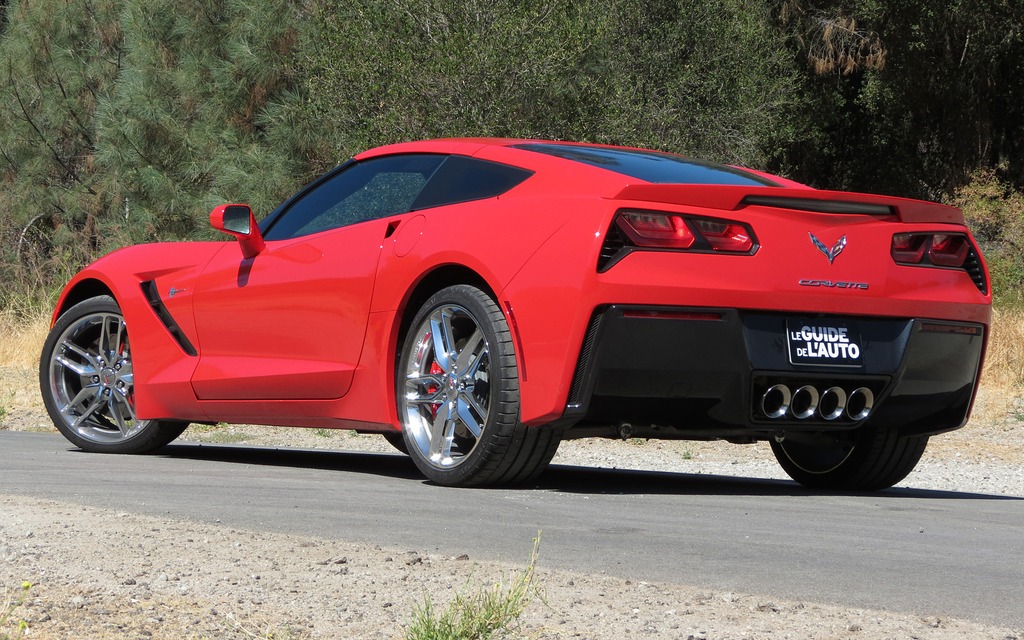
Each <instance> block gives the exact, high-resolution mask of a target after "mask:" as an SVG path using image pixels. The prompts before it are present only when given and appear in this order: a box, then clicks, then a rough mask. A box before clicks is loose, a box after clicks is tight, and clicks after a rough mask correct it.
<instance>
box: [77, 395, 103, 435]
mask: <svg viewBox="0 0 1024 640" xmlns="http://www.w3.org/2000/svg"><path fill="white" fill-rule="evenodd" d="M103 405H104V402H103V391H102V390H97V392H96V394H95V395H93V397H92V400H91V401H90V402H89V406H88V407H86V409H85V411H83V412H82V415H80V416H78V418H77V419H76V420H75V422H74V424H73V425H71V426H73V427H74V428H76V429H77V428H78V427H80V426H82V423H83V422H85V421H86V420H88V419H89V417H90V416H92V414H94V413H96V411H97V410H98V409H99V408H100V407H102V406H103ZM68 408H69V409H70V408H71V407H70V406H69V407H68Z"/></svg>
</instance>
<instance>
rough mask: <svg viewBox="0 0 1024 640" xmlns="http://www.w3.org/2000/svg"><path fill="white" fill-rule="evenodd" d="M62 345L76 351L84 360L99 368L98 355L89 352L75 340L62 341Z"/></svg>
mask: <svg viewBox="0 0 1024 640" xmlns="http://www.w3.org/2000/svg"><path fill="white" fill-rule="evenodd" d="M60 346H62V347H64V348H66V349H67V350H68V351H74V352H75V353H77V354H78V355H79V356H80V357H81V358H82V359H83V360H85V361H86V362H88V363H89V364H91V365H92V366H93V367H95V368H97V369H98V368H99V362H98V359H97V358H96V355H95V354H92V353H89V352H88V351H86V350H85V349H83V348H81V347H79V346H78V345H77V344H75V343H74V342H71V341H70V340H65V341H64V342H61V343H60Z"/></svg>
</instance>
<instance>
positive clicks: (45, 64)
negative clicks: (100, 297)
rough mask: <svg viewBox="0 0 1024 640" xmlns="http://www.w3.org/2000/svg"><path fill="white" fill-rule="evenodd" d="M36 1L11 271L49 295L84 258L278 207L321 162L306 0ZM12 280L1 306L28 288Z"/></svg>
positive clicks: (22, 24)
mask: <svg viewBox="0 0 1024 640" xmlns="http://www.w3.org/2000/svg"><path fill="white" fill-rule="evenodd" d="M258 4H259V10H253V7H252V5H253V3H252V2H245V1H243V0H233V1H228V2H221V1H215V0H184V1H182V2H178V1H173V2H172V1H170V0H159V1H149V0H93V1H90V2H56V3H55V2H45V1H43V0H21V1H20V2H14V3H12V4H11V6H10V7H9V8H8V9H7V11H6V13H5V17H6V19H7V21H8V24H7V26H6V28H5V30H4V32H3V38H2V40H0V75H2V80H3V82H2V85H3V86H2V87H0V181H2V186H3V189H2V190H0V206H2V207H3V209H4V211H5V212H9V214H8V216H7V217H6V218H5V219H4V220H3V222H2V224H0V241H2V242H0V247H2V249H0V276H2V277H3V278H4V279H5V280H14V281H18V282H21V283H23V288H24V289H25V290H27V291H29V292H30V293H29V295H28V297H29V298H31V299H33V300H39V299H41V298H45V297H47V294H45V293H41V292H43V291H50V290H52V287H53V285H54V283H59V282H61V281H64V280H66V278H67V275H68V274H70V273H73V272H74V271H75V270H77V268H79V267H80V266H81V265H82V264H83V263H85V262H87V261H89V260H91V259H93V258H95V257H96V256H97V255H99V254H102V253H105V252H107V251H110V250H112V249H114V248H117V247H119V246H122V245H125V244H129V243H135V242H140V241H152V240H171V239H180V238H191V237H196V236H197V235H202V233H204V232H205V231H206V225H205V224H203V222H204V221H205V219H206V215H207V213H208V212H209V210H210V209H211V208H212V207H213V206H214V205H216V204H219V203H223V202H227V201H246V202H249V203H250V204H252V205H253V206H254V208H255V209H256V210H257V211H261V212H267V211H269V210H270V209H272V208H273V207H274V206H276V205H277V204H279V203H280V201H281V200H282V199H283V198H284V197H285V196H286V195H287V194H289V193H291V192H292V191H293V190H294V189H295V188H296V187H298V186H299V185H300V184H301V182H302V181H304V180H305V179H306V178H308V177H309V171H308V169H307V162H306V156H307V151H306V141H307V140H310V139H312V135H311V134H310V133H309V129H308V127H305V126H304V120H303V118H302V117H301V113H300V111H299V106H300V104H301V102H302V95H301V92H300V91H299V90H298V83H297V80H296V76H295V69H294V64H293V58H294V51H295V48H296V46H297V43H298V40H299V28H300V26H301V25H300V20H299V18H300V16H299V12H298V9H297V8H296V5H297V3H296V2H292V1H290V0H261V1H260V2H259V3H258ZM25 297H26V294H25V292H24V291H14V290H13V288H6V289H5V291H4V293H3V294H2V295H0V305H2V306H3V307H5V308H7V307H10V306H12V305H16V304H18V300H19V299H22V300H23V299H24V298H25Z"/></svg>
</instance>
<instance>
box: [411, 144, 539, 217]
mask: <svg viewBox="0 0 1024 640" xmlns="http://www.w3.org/2000/svg"><path fill="white" fill-rule="evenodd" d="M532 175H533V172H532V171H528V170H526V169H520V168H518V167H512V166H509V165H507V164H500V163H497V162H490V161H488V160H478V159H476V158H469V157H466V156H449V158H448V159H447V160H446V161H445V163H444V164H443V165H441V167H440V168H439V169H438V170H437V172H436V173H435V174H434V176H433V177H432V178H431V179H430V182H429V183H428V184H427V186H426V188H424V189H423V192H422V193H420V194H419V197H418V198H417V199H416V201H415V202H414V203H413V205H412V208H413V209H427V208H429V207H438V206H441V205H445V204H455V203H457V202H469V201H471V200H482V199H484V198H493V197H495V196H499V195H501V194H503V193H505V192H506V191H508V190H509V189H511V188H512V187H514V186H516V185H518V184H519V183H520V182H522V181H523V180H526V179H527V178H529V177H530V176H532Z"/></svg>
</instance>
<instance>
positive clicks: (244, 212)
mask: <svg viewBox="0 0 1024 640" xmlns="http://www.w3.org/2000/svg"><path fill="white" fill-rule="evenodd" d="M210 226H211V227H213V228H214V229H216V230H217V231H223V232H224V233H228V234H231V235H233V236H235V237H236V238H238V244H239V246H241V248H242V256H243V257H245V258H255V257H256V256H257V255H258V254H259V252H260V251H263V248H264V247H265V246H267V245H266V243H265V242H264V241H263V234H261V233H260V228H259V227H258V226H257V225H256V218H255V217H253V215H252V209H251V208H250V207H249V205H247V204H222V205H220V206H219V207H214V209H213V211H211V212H210Z"/></svg>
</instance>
